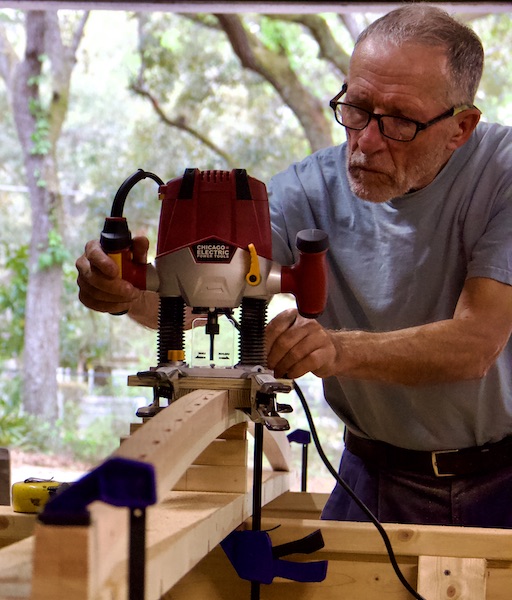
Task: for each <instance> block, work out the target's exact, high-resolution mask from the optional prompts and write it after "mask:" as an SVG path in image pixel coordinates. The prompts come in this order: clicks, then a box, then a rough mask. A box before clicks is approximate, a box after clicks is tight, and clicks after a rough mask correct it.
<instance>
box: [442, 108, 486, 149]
mask: <svg viewBox="0 0 512 600" xmlns="http://www.w3.org/2000/svg"><path fill="white" fill-rule="evenodd" d="M481 114H482V113H481V112H480V111H479V110H478V108H468V109H467V110H465V111H463V112H461V113H460V114H458V115H455V117H454V118H455V119H456V120H457V129H456V131H455V133H454V135H453V136H452V137H451V139H450V140H449V142H448V149H449V150H456V149H457V148H460V147H461V146H463V145H464V144H465V143H466V142H467V141H468V140H469V138H470V136H471V134H472V133H473V131H474V130H475V127H476V126H477V125H478V121H480V115H481Z"/></svg>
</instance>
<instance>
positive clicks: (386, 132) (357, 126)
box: [329, 83, 476, 142]
mask: <svg viewBox="0 0 512 600" xmlns="http://www.w3.org/2000/svg"><path fill="white" fill-rule="evenodd" d="M347 89H348V86H347V84H346V83H345V84H343V87H342V88H341V91H340V92H339V94H337V95H336V96H335V97H334V98H333V99H332V100H331V101H330V102H329V106H330V107H331V108H332V110H333V112H334V116H335V118H336V121H337V122H338V123H339V124H340V125H343V127H346V128H347V129H353V130H355V131H361V130H363V129H365V128H366V127H368V125H369V123H370V121H371V120H372V119H376V121H377V123H378V124H379V131H380V132H381V134H382V135H383V136H384V137H387V138H389V139H391V140H395V141H397V142H412V140H413V139H414V138H415V137H416V135H417V134H418V132H419V131H423V130H425V129H427V128H428V127H430V126H431V125H434V124H435V123H439V121H443V120H444V119H448V118H450V117H453V116H455V115H458V114H459V113H461V112H462V111H464V110H468V109H470V108H476V106H474V105H473V104H462V105H460V106H452V107H451V108H449V109H448V110H446V111H445V112H443V113H442V114H440V115H438V116H437V117H434V118H433V119H431V120H430V121H427V122H426V123H421V122H420V121H415V120H414V119H409V118H407V117H397V116H394V115H384V114H377V113H373V112H371V111H369V110H366V109H364V108H360V107H359V106H355V105H353V104H349V103H347V102H339V99H340V98H341V97H342V96H343V95H344V94H346V92H347Z"/></svg>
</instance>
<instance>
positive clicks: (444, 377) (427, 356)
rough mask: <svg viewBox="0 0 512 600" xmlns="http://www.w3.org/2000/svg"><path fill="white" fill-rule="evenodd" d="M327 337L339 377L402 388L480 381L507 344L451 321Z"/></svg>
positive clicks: (468, 326) (458, 322)
mask: <svg viewBox="0 0 512 600" xmlns="http://www.w3.org/2000/svg"><path fill="white" fill-rule="evenodd" d="M331 335H332V336H333V342H334V345H335V347H336V350H337V357H338V358H337V367H336V371H337V374H338V375H341V376H344V377H348V378H351V379H368V380H374V381H382V382H387V383H393V384H403V385H421V384H429V383H440V382H446V381H457V380H464V379H476V378H480V377H483V376H484V375H485V373H486V372H487V370H488V369H489V367H490V366H491V365H492V363H493V362H494V360H495V359H496V357H497V356H498V354H499V353H500V352H501V350H502V349H503V345H504V343H505V342H506V339H505V340H503V343H501V342H500V343H497V342H496V341H494V342H493V341H491V340H490V339H489V337H490V336H488V335H485V332H484V331H482V330H481V329H478V328H475V330H473V329H472V327H471V325H470V324H469V323H467V322H465V321H463V320H454V319H452V320H449V321H439V322H437V323H431V324H428V325H423V326H419V327H411V328H408V329H403V330H399V331H390V332H383V333H371V332H364V331H336V332H334V331H333V332H331Z"/></svg>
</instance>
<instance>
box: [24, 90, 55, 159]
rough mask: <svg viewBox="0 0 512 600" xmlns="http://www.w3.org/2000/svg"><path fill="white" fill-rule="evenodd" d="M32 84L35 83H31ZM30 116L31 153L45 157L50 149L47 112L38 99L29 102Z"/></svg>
mask: <svg viewBox="0 0 512 600" xmlns="http://www.w3.org/2000/svg"><path fill="white" fill-rule="evenodd" d="M33 83H35V82H34V81H33ZM29 110H30V114H31V115H32V116H33V117H34V131H33V133H32V135H31V139H32V142H33V144H34V145H33V146H32V149H31V153H32V154H35V155H40V156H45V155H46V154H48V153H49V152H50V150H51V149H52V143H51V141H50V120H49V117H48V111H47V110H46V109H45V108H43V106H42V103H41V101H40V100H39V99H36V98H32V99H31V100H30V102H29Z"/></svg>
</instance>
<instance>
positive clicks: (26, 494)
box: [12, 477, 70, 513]
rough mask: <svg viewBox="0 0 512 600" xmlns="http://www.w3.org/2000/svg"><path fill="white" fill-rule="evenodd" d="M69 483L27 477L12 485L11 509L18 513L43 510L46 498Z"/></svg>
mask: <svg viewBox="0 0 512 600" xmlns="http://www.w3.org/2000/svg"><path fill="white" fill-rule="evenodd" d="M69 485H70V484H69V483H63V482H61V481H54V480H53V479H37V478H36V477H29V478H28V479H25V481H18V482H17V483H14V484H13V486H12V509H13V511H14V512H19V513H38V512H40V511H41V510H43V508H44V506H45V504H46V503H47V502H48V500H49V499H50V498H51V497H52V496H53V495H54V494H56V493H57V492H58V491H60V490H61V489H62V488H63V486H64V487H68V486H69Z"/></svg>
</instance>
